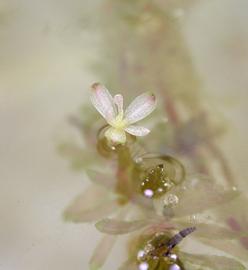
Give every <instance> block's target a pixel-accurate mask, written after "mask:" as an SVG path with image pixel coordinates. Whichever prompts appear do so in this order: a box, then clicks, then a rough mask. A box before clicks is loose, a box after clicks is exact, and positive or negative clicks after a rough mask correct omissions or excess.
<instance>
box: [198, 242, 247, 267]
mask: <svg viewBox="0 0 248 270" xmlns="http://www.w3.org/2000/svg"><path fill="white" fill-rule="evenodd" d="M201 242H203V243H204V244H207V245H209V246H212V247H214V248H216V249H219V250H222V251H224V252H226V253H227V254H230V255H232V256H234V257H237V258H240V259H241V260H243V261H245V262H247V263H248V250H247V249H246V248H244V247H243V246H242V245H241V243H240V242H239V241H238V240H236V241H223V240H221V239H207V238H205V239H201Z"/></svg>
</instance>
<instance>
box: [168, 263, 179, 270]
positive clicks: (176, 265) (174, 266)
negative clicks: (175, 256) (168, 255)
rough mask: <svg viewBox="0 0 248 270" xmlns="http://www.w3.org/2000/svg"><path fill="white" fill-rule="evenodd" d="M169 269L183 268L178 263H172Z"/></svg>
mask: <svg viewBox="0 0 248 270" xmlns="http://www.w3.org/2000/svg"><path fill="white" fill-rule="evenodd" d="M169 270H181V267H180V266H179V265H178V264H175V263H174V264H172V265H171V266H170V268H169Z"/></svg>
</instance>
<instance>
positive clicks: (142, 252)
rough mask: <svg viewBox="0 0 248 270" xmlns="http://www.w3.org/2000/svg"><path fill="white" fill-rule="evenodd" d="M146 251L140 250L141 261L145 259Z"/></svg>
mask: <svg viewBox="0 0 248 270" xmlns="http://www.w3.org/2000/svg"><path fill="white" fill-rule="evenodd" d="M145 255H146V253H145V251H144V250H139V252H138V254H137V260H138V261H140V260H142V259H144V257H145Z"/></svg>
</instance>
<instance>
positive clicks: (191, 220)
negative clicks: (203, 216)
mask: <svg viewBox="0 0 248 270" xmlns="http://www.w3.org/2000/svg"><path fill="white" fill-rule="evenodd" d="M189 222H190V223H192V224H196V223H197V216H196V215H192V216H190V217H189Z"/></svg>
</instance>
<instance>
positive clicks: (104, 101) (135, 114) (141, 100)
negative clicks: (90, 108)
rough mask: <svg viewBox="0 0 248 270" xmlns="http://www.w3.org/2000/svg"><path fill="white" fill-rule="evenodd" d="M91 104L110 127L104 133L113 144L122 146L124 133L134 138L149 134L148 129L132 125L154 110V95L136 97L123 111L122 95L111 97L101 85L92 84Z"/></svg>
mask: <svg viewBox="0 0 248 270" xmlns="http://www.w3.org/2000/svg"><path fill="white" fill-rule="evenodd" d="M91 102H92V104H93V105H94V107H95V108H96V109H97V111H98V112H99V113H100V114H101V115H102V116H103V117H104V118H105V119H106V121H107V123H108V124H109V126H110V127H109V128H108V129H107V130H106V131H105V137H106V138H107V139H108V141H110V142H112V143H114V144H124V143H125V142H126V132H127V133H129V134H131V135H134V136H145V135H147V134H148V133H149V132H150V130H149V129H148V128H145V127H141V126H136V125H133V124H134V123H136V122H138V121H140V120H142V119H144V118H145V117H146V116H148V115H149V114H150V113H151V112H152V111H153V110H154V109H155V107H156V99H155V95H154V94H152V93H150V92H147V93H144V94H142V95H140V96H138V97H136V98H135V99H134V100H133V102H132V103H131V104H130V105H129V106H128V107H127V109H126V110H125V111H124V110H123V96H122V95H120V94H118V95H115V96H114V97H112V96H111V94H110V93H109V91H108V90H107V89H106V88H105V87H104V86H103V85H101V84H99V83H94V84H93V85H92V94H91Z"/></svg>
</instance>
